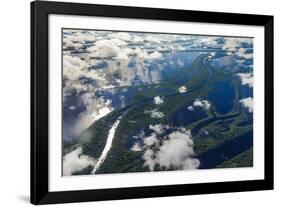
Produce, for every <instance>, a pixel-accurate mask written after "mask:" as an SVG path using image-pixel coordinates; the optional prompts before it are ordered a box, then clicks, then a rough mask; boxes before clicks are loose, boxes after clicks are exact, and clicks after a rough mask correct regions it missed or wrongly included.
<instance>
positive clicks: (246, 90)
mask: <svg viewBox="0 0 281 206" xmlns="http://www.w3.org/2000/svg"><path fill="white" fill-rule="evenodd" d="M238 90H239V99H244V98H247V97H249V96H251V97H253V88H251V87H249V86H248V85H239V87H238Z"/></svg>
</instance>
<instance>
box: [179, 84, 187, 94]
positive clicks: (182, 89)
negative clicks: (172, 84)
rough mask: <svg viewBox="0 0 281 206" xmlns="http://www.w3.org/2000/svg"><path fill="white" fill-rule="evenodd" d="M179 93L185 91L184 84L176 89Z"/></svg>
mask: <svg viewBox="0 0 281 206" xmlns="http://www.w3.org/2000/svg"><path fill="white" fill-rule="evenodd" d="M178 91H179V93H185V92H187V88H186V87H185V86H181V87H180V88H179V89H178Z"/></svg>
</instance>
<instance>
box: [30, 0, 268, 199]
mask: <svg viewBox="0 0 281 206" xmlns="http://www.w3.org/2000/svg"><path fill="white" fill-rule="evenodd" d="M269 189H273V16H265V15H252V14H232V13H217V12H202V11H186V10H170V9H156V8H136V7H124V6H108V5H107V6H106V5H93V4H78V3H63V2H60V3H59V2H44V1H35V2H32V3H31V203H33V204H49V203H67V202H80V201H98V200H114V199H127V198H145V197H162V196H174V195H192V194H209V193H224V192H240V191H251V190H269Z"/></svg>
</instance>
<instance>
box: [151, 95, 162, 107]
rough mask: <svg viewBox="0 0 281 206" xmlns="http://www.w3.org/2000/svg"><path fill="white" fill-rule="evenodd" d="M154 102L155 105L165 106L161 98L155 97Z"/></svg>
mask: <svg viewBox="0 0 281 206" xmlns="http://www.w3.org/2000/svg"><path fill="white" fill-rule="evenodd" d="M153 102H154V104H156V105H159V104H163V103H164V101H163V98H161V97H159V96H156V97H154V100H153Z"/></svg>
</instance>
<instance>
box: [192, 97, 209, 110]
mask: <svg viewBox="0 0 281 206" xmlns="http://www.w3.org/2000/svg"><path fill="white" fill-rule="evenodd" d="M193 107H202V108H204V109H205V110H207V109H209V108H210V107H211V104H210V103H209V102H208V100H200V99H197V100H195V101H194V102H193Z"/></svg>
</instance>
